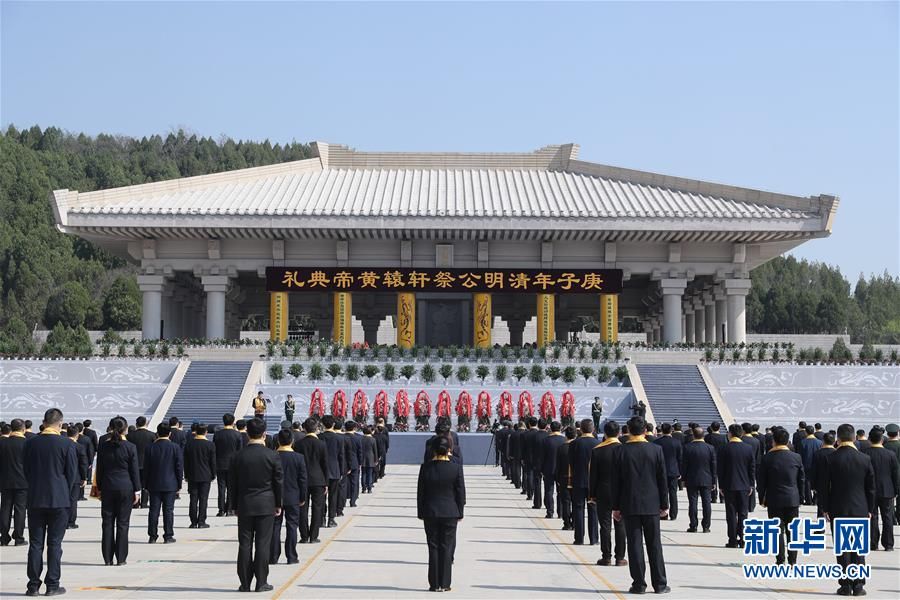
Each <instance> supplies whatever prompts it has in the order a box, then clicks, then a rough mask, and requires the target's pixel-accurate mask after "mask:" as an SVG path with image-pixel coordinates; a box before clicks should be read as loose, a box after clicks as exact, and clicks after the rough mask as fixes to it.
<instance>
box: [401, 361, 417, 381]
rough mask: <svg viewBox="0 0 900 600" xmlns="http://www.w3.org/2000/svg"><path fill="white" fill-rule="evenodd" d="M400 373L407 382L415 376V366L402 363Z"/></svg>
mask: <svg viewBox="0 0 900 600" xmlns="http://www.w3.org/2000/svg"><path fill="white" fill-rule="evenodd" d="M400 375H401V376H402V377H403V378H404V379H406V381H407V382H409V380H410V379H412V378H413V377H415V376H416V368H415V367H414V366H413V365H403V366H402V367H400Z"/></svg>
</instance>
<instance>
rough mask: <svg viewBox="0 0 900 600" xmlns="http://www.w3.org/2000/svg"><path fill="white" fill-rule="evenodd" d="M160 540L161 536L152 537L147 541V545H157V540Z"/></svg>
mask: <svg viewBox="0 0 900 600" xmlns="http://www.w3.org/2000/svg"><path fill="white" fill-rule="evenodd" d="M158 539H159V536H155V535H151V536H150V539H149V540H147V543H148V544H155V543H156V540H158Z"/></svg>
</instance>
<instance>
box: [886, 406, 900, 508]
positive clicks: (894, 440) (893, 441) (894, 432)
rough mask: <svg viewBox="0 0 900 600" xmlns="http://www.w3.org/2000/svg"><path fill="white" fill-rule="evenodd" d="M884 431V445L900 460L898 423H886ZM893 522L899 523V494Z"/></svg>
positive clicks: (899, 429) (899, 427)
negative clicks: (885, 437)
mask: <svg viewBox="0 0 900 600" xmlns="http://www.w3.org/2000/svg"><path fill="white" fill-rule="evenodd" d="M884 431H885V433H887V441H885V442H884V447H885V448H887V449H888V450H890V451H891V452H893V453H894V456H896V457H897V460H898V461H900V425H897V424H896V423H888V424H887V427H885V428H884ZM894 524H895V525H900V495H898V496H897V498H896V500H894Z"/></svg>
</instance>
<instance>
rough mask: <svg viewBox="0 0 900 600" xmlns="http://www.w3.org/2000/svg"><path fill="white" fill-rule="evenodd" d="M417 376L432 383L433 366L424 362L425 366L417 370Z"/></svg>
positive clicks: (433, 376)
mask: <svg viewBox="0 0 900 600" xmlns="http://www.w3.org/2000/svg"><path fill="white" fill-rule="evenodd" d="M419 376H420V377H421V378H422V381H424V382H425V383H434V378H435V372H434V367H432V366H431V365H430V364H425V366H423V367H422V370H421V371H419Z"/></svg>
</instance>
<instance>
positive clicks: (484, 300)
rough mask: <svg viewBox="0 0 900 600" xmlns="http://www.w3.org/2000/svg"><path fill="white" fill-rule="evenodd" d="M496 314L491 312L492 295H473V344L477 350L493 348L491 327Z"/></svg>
mask: <svg viewBox="0 0 900 600" xmlns="http://www.w3.org/2000/svg"><path fill="white" fill-rule="evenodd" d="M493 322H494V313H493V312H492V310H491V295H490V294H483V293H480V294H472V343H473V345H474V346H475V347H476V348H490V347H491V325H493Z"/></svg>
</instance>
